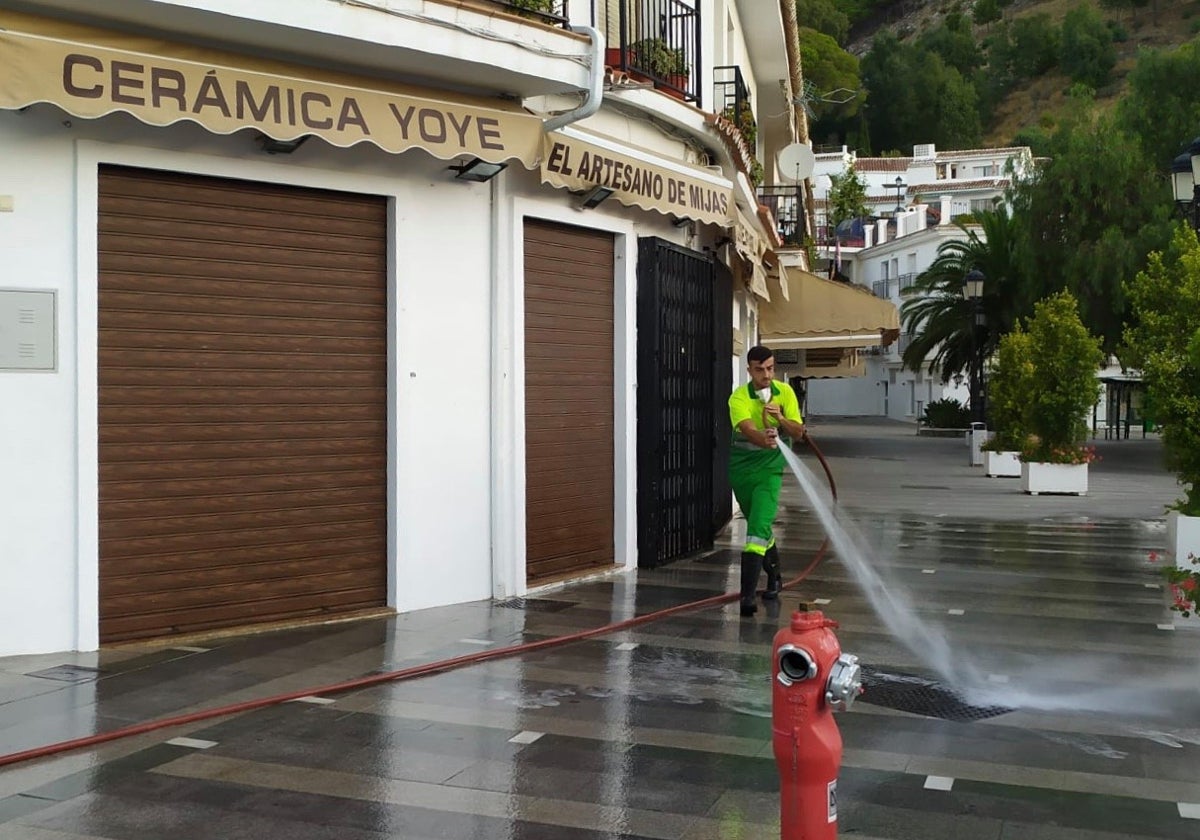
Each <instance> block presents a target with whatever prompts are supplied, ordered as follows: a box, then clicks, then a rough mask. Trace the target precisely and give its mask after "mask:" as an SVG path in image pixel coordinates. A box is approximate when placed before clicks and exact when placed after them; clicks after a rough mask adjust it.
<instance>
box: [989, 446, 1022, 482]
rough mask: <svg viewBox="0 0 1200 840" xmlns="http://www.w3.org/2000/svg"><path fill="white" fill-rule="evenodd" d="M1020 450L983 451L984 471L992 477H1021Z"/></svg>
mask: <svg viewBox="0 0 1200 840" xmlns="http://www.w3.org/2000/svg"><path fill="white" fill-rule="evenodd" d="M1019 455H1020V453H1018V452H989V451H984V453H983V471H984V472H985V473H986V474H987V475H988V477H990V478H1020V477H1021V459H1020V457H1018V456H1019Z"/></svg>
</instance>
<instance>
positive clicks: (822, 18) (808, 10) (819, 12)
mask: <svg viewBox="0 0 1200 840" xmlns="http://www.w3.org/2000/svg"><path fill="white" fill-rule="evenodd" d="M796 17H797V18H798V19H799V21H800V25H801V26H807V27H809V28H811V29H815V30H816V31H818V32H821V33H823V34H825V35H828V36H829V37H830V38H832V39H833V40H835V41H836V42H837V43H839V44H844V43H846V36H847V35H848V34H849V33H850V18H849V16H847V14H846V12H845V11H843V10H842V9H841V8H839V4H838V3H837V2H835V0H796ZM804 70H805V73H807V72H808V65H805V67H804Z"/></svg>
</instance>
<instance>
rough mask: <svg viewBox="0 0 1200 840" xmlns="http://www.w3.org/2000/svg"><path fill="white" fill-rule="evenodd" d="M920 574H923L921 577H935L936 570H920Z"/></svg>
mask: <svg viewBox="0 0 1200 840" xmlns="http://www.w3.org/2000/svg"><path fill="white" fill-rule="evenodd" d="M921 574H923V575H936V574H937V569H922V570H921Z"/></svg>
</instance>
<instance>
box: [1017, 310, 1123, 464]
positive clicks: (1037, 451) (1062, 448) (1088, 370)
mask: <svg viewBox="0 0 1200 840" xmlns="http://www.w3.org/2000/svg"><path fill="white" fill-rule="evenodd" d="M1028 354H1029V361H1030V363H1031V364H1032V368H1033V378H1034V381H1035V389H1036V390H1035V393H1034V395H1033V397H1032V399H1031V400H1030V402H1029V408H1028V411H1027V413H1026V414H1025V418H1024V419H1025V422H1026V423H1027V425H1028V429H1029V432H1030V434H1031V435H1032V437H1031V439H1030V442H1029V443H1028V444H1027V445H1026V447H1025V448H1024V450H1023V452H1022V456H1021V457H1022V460H1025V461H1044V462H1048V463H1052V464H1079V463H1087V462H1088V461H1089V460H1091V458H1090V457H1088V456H1087V454H1086V453H1087V450H1085V448H1084V447H1083V445H1082V444H1083V441H1084V439H1085V438H1086V437H1087V431H1088V424H1087V418H1088V412H1090V411H1091V410H1092V408H1093V406H1095V405H1096V401H1097V400H1098V399H1099V398H1100V381H1099V380H1098V379H1096V371H1097V370H1099V369H1100V365H1101V364H1102V363H1103V361H1104V352H1103V351H1102V350H1101V349H1100V340H1099V339H1097V338H1095V337H1094V336H1093V335H1092V334H1091V333H1089V332H1088V329H1087V327H1085V326H1084V325H1083V321H1082V320H1081V319H1080V317H1079V304H1078V302H1076V300H1075V298H1074V296H1072V295H1071V293H1070V292H1059V293H1058V294H1055V295H1051V296H1050V297H1047V298H1044V299H1043V300H1040V301H1038V303H1037V304H1035V305H1034V308H1033V317H1032V318H1031V319H1029V345H1028Z"/></svg>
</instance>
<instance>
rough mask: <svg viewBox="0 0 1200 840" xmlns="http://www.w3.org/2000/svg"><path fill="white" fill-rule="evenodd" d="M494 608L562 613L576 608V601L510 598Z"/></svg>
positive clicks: (498, 603) (496, 604)
mask: <svg viewBox="0 0 1200 840" xmlns="http://www.w3.org/2000/svg"><path fill="white" fill-rule="evenodd" d="M493 606H496V607H501V608H502V609H506V610H529V611H530V612H562V611H563V610H565V609H570V608H571V607H573V606H575V602H574V601H551V600H548V599H546V598H509V599H508V600H507V601H497V602H496V603H495V604H493Z"/></svg>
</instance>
